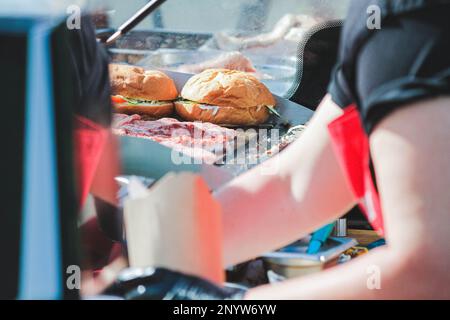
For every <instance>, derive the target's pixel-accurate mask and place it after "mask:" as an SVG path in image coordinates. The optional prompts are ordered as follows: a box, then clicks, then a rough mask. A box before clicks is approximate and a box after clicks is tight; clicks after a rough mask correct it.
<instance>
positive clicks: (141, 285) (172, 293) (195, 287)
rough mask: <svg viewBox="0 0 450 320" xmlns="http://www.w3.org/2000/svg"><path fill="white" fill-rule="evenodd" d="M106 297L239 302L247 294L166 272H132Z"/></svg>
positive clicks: (147, 270)
mask: <svg viewBox="0 0 450 320" xmlns="http://www.w3.org/2000/svg"><path fill="white" fill-rule="evenodd" d="M104 293H105V294H108V295H118V296H121V297H124V298H125V299H127V300H237V299H242V298H243V296H244V293H245V290H244V289H238V288H233V289H231V288H222V287H218V286H216V285H215V284H213V283H211V282H209V281H206V280H203V279H200V278H198V277H195V276H190V275H186V274H183V273H180V272H175V271H170V270H167V269H164V268H156V269H154V268H146V269H141V268H129V269H126V270H125V271H123V272H122V273H121V274H120V275H119V277H118V279H117V281H116V283H115V284H113V285H112V286H111V287H110V288H109V289H107V290H106V291H105V292H104Z"/></svg>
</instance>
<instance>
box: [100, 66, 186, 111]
mask: <svg viewBox="0 0 450 320" xmlns="http://www.w3.org/2000/svg"><path fill="white" fill-rule="evenodd" d="M109 76H110V83H111V90H112V94H113V95H121V96H123V97H126V98H131V99H138V100H147V101H164V102H165V103H162V104H156V105H147V106H142V105H132V104H128V103H123V104H116V103H115V104H114V107H115V110H116V112H120V113H127V114H133V113H137V114H143V115H147V116H150V117H154V118H160V117H165V116H168V115H170V114H171V113H173V103H172V100H175V99H176V98H177V97H178V91H177V88H176V86H175V83H174V81H173V80H172V79H171V78H170V77H168V76H167V75H166V74H165V73H163V72H161V71H156V70H146V69H144V68H141V67H137V66H130V65H122V64H110V65H109Z"/></svg>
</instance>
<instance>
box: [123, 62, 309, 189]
mask: <svg viewBox="0 0 450 320" xmlns="http://www.w3.org/2000/svg"><path fill="white" fill-rule="evenodd" d="M164 72H165V73H166V74H167V75H169V76H170V77H171V78H172V79H174V81H175V84H176V86H177V89H178V90H181V88H182V87H183V85H184V83H185V82H186V81H187V80H188V79H189V78H190V77H191V76H192V75H191V74H185V73H179V72H174V71H167V70H164ZM275 99H276V101H277V110H278V112H279V113H280V114H281V116H282V118H281V119H280V118H278V117H276V116H274V115H273V116H271V118H270V119H269V121H268V125H264V126H263V127H264V128H268V129H269V130H272V129H279V130H280V136H281V135H283V134H284V133H286V132H287V130H288V127H287V126H286V125H285V123H284V122H283V120H282V119H288V120H289V122H290V125H291V126H297V125H303V124H305V123H306V122H307V121H309V119H310V118H311V116H312V114H313V112H312V111H311V110H310V109H307V108H305V107H303V106H301V105H298V104H296V103H294V102H292V101H289V100H287V99H283V98H281V97H278V96H275ZM243 129H248V128H243ZM255 129H256V131H257V129H258V128H255ZM269 132H270V131H269ZM251 138H255V137H249V139H251ZM120 143H121V160H122V168H123V174H126V175H140V176H145V177H149V178H154V179H159V178H160V177H162V176H163V175H165V174H166V173H168V172H170V171H176V172H178V171H192V172H196V173H198V174H199V175H201V176H202V177H204V178H205V180H206V181H207V183H208V184H209V186H210V188H211V189H213V190H214V189H216V188H218V187H219V186H220V185H223V184H224V183H226V182H227V181H230V180H231V179H233V178H234V177H236V176H238V175H239V174H241V173H243V172H245V171H246V170H248V169H250V168H252V167H254V166H255V165H257V164H259V163H260V162H261V161H264V160H265V159H264V158H262V159H261V160H260V161H259V162H257V163H253V164H225V165H223V164H218V165H208V164H195V163H194V160H192V164H183V165H176V164H174V163H173V161H172V158H171V157H172V150H171V149H170V148H168V147H165V146H163V145H161V144H159V143H157V142H154V141H152V140H149V139H143V138H135V137H120ZM245 152H246V147H245V146H244V145H241V146H238V148H237V150H236V155H237V156H239V153H241V154H242V153H245Z"/></svg>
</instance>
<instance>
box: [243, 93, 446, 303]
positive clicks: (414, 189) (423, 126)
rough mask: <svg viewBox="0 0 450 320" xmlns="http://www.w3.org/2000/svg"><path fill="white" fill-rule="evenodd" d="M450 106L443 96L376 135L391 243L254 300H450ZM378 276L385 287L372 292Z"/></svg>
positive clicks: (392, 119) (397, 116)
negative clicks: (373, 277)
mask: <svg viewBox="0 0 450 320" xmlns="http://www.w3.org/2000/svg"><path fill="white" fill-rule="evenodd" d="M449 105H450V98H440V99H434V100H429V101H427V102H419V103H417V104H416V105H414V106H409V107H407V108H402V109H399V110H398V111H396V112H395V113H394V114H392V115H390V116H389V117H388V118H386V119H385V120H384V121H383V122H381V123H380V125H379V126H378V127H377V128H376V130H375V131H374V133H373V134H372V135H371V148H372V155H373V160H374V165H375V170H376V173H377V182H378V187H379V192H380V195H381V201H382V207H383V214H384V218H385V223H386V230H387V241H388V246H386V247H384V248H381V249H379V250H376V251H374V252H371V253H370V254H368V255H366V256H364V257H361V258H358V259H356V260H355V261H352V262H350V263H348V264H345V265H342V266H340V267H336V268H333V269H331V270H329V271H325V272H322V273H319V274H317V275H314V276H311V277H307V278H302V279H298V280H291V281H288V282H286V283H284V284H281V285H279V286H276V287H260V288H257V289H254V290H251V291H250V292H249V293H248V296H247V298H249V299H303V298H308V299H371V298H378V299H392V298H394V299H395V298H403V299H408V298H413V299H418V298H447V299H448V298H450V291H449V290H448V286H449V284H450V275H449V273H448V267H449V266H450V251H449V250H448V249H447V248H446V244H447V243H449V241H450V233H449V226H450V214H449V211H450V197H449V196H448V190H450V171H449V170H448V165H449V163H450V147H449V141H450V113H449V109H448V106H449ZM378 272H379V275H380V277H381V278H380V279H381V289H380V290H376V289H375V290H370V289H369V287H368V286H367V282H368V280H369V282H370V277H371V276H377V275H376V273H378Z"/></svg>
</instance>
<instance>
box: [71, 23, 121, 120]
mask: <svg viewBox="0 0 450 320" xmlns="http://www.w3.org/2000/svg"><path fill="white" fill-rule="evenodd" d="M67 45H68V46H69V51H70V52H71V63H72V67H73V72H72V74H73V79H72V82H73V86H74V88H75V99H76V101H75V105H76V110H75V112H76V113H77V114H78V115H80V116H83V117H86V118H88V119H90V120H92V121H94V122H96V123H98V124H100V125H102V126H105V127H107V126H109V125H110V124H111V112H112V106H111V98H110V96H111V95H110V84H109V74H108V62H109V57H108V54H107V52H106V50H105V48H104V47H103V46H102V45H101V44H99V43H97V41H96V38H95V28H94V25H93V23H92V21H91V17H90V16H83V17H82V19H81V28H80V29H74V30H71V31H70V32H69V40H68V44H67Z"/></svg>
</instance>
